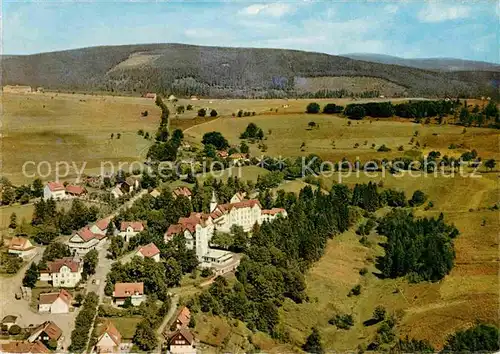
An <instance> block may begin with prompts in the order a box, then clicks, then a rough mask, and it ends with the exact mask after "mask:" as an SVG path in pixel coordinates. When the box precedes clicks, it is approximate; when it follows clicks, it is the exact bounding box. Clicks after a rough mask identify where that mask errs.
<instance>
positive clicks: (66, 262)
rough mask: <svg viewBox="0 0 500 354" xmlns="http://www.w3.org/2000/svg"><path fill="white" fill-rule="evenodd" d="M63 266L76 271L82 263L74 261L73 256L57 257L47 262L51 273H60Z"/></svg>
mask: <svg viewBox="0 0 500 354" xmlns="http://www.w3.org/2000/svg"><path fill="white" fill-rule="evenodd" d="M63 266H66V267H68V268H69V269H71V272H73V273H76V272H78V269H79V267H80V263H79V262H77V261H74V260H73V258H71V257H66V258H61V259H56V260H54V261H52V262H47V269H48V271H49V272H50V273H59V271H60V270H61V268H62V267H63Z"/></svg>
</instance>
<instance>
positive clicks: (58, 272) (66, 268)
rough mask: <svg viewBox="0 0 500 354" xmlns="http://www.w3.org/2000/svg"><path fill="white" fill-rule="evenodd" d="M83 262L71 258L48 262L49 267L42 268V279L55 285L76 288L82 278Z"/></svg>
mask: <svg viewBox="0 0 500 354" xmlns="http://www.w3.org/2000/svg"><path fill="white" fill-rule="evenodd" d="M82 272H83V262H81V261H79V260H77V259H74V258H71V257H66V258H61V259H56V260H54V261H52V262H47V269H42V270H40V280H42V281H49V282H52V286H53V287H60V288H74V287H75V286H76V284H78V282H79V281H80V280H81V279H82Z"/></svg>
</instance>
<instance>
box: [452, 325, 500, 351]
mask: <svg viewBox="0 0 500 354" xmlns="http://www.w3.org/2000/svg"><path fill="white" fill-rule="evenodd" d="M498 340H499V331H498V328H497V327H495V326H493V325H488V324H478V325H476V326H474V327H472V328H469V329H467V330H465V331H458V332H456V333H455V334H453V335H450V336H449V337H448V339H447V340H446V344H445V346H444V349H443V351H444V352H452V353H454V352H462V353H466V352H470V353H478V352H497V351H498V350H499V349H500V347H499V342H498Z"/></svg>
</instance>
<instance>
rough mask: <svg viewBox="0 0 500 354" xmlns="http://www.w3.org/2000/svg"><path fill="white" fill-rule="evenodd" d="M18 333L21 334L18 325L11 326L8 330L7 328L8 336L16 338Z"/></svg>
mask: <svg viewBox="0 0 500 354" xmlns="http://www.w3.org/2000/svg"><path fill="white" fill-rule="evenodd" d="M19 333H21V327H19V326H18V325H16V324H15V325H12V326H11V327H10V328H9V334H10V335H11V336H16V335H18V334H19Z"/></svg>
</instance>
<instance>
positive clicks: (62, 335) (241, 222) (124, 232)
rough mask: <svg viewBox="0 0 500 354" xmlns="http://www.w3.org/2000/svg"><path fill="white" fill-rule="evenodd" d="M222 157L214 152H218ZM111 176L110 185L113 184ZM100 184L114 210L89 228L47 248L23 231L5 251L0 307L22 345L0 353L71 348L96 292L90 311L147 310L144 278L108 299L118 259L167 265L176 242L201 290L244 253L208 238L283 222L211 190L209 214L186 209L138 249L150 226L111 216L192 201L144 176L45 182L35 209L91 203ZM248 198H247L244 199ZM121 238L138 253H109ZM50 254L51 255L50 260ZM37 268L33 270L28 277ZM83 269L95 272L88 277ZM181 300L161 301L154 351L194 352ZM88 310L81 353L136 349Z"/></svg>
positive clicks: (278, 213)
mask: <svg viewBox="0 0 500 354" xmlns="http://www.w3.org/2000/svg"><path fill="white" fill-rule="evenodd" d="M223 153H224V151H220V152H219V155H220V154H223ZM226 155H227V154H226ZM225 157H226V158H228V156H225ZM233 163H234V161H233ZM110 178H111V180H113V181H115V184H112V183H110V182H109V179H110ZM105 179H106V180H107V181H106V187H105V188H106V190H107V193H109V195H110V196H111V199H114V200H115V203H114V204H113V205H115V206H117V207H116V209H115V210H114V211H113V212H112V213H110V214H109V215H106V216H104V217H102V218H98V219H97V220H95V221H94V222H89V223H87V224H86V225H84V226H82V227H80V228H79V229H77V230H75V231H73V232H72V233H71V234H70V235H68V236H58V237H57V238H56V239H54V241H51V242H50V243H49V244H48V245H46V244H45V245H44V244H41V245H40V244H36V243H33V242H32V240H31V241H30V239H29V238H27V237H26V236H23V235H22V234H21V235H16V236H14V237H12V238H11V240H10V241H9V243H8V245H7V252H8V254H9V255H10V256H17V257H19V258H21V259H22V260H23V268H22V269H20V270H19V271H18V273H17V274H16V275H15V276H14V277H13V278H12V280H11V281H9V282H8V284H7V286H5V287H4V289H2V290H3V296H2V300H1V308H2V309H3V313H4V316H3V320H2V322H1V326H2V327H1V328H2V332H3V333H4V336H5V334H6V335H7V337H12V338H19V340H7V341H6V340H2V344H1V347H2V352H4V353H28V352H29V353H35V352H36V353H45V352H47V353H48V352H50V351H68V350H73V349H75V346H74V343H73V341H74V335H72V333H73V332H74V331H75V326H76V327H78V326H79V325H78V323H79V319H78V314H79V313H81V312H83V311H87V310H88V309H86V306H87V304H88V303H90V300H89V299H88V298H89V296H93V295H92V294H95V296H96V299H97V302H96V303H95V304H94V306H97V307H99V308H101V307H102V306H104V307H105V308H106V311H119V309H127V311H129V310H128V309H130V308H137V309H139V308H142V307H144V306H145V304H146V303H149V300H148V299H150V298H151V296H152V294H151V293H149V294H147V292H146V291H145V284H144V282H143V281H139V280H140V279H137V281H136V279H130V281H127V282H118V281H117V282H116V283H114V284H112V292H111V294H109V291H107V290H106V287H107V286H108V280H109V274H110V272H111V270H112V268H114V266H115V263H119V264H131V262H132V263H133V262H136V260H137V261H139V259H141V260H142V261H144V262H146V261H150V262H155V263H157V264H163V263H164V262H166V261H167V260H166V259H165V258H163V256H162V251H160V249H162V250H163V249H164V245H168V244H169V243H170V244H173V243H175V242H179V240H182V241H181V242H182V243H183V244H184V245H185V249H186V250H188V251H191V252H192V253H193V257H194V262H195V267H194V268H195V269H196V268H198V269H199V270H200V271H201V272H202V274H206V275H208V277H206V278H205V280H204V283H203V284H204V285H203V284H202V285H203V286H206V285H209V284H211V283H212V282H213V280H214V279H215V278H216V277H218V276H227V275H228V274H234V272H235V271H236V269H237V267H238V265H239V263H240V258H241V255H240V254H238V253H235V252H232V251H229V250H227V249H226V248H224V247H223V248H221V247H218V246H217V245H216V244H213V243H212V242H211V240H212V238H213V237H214V235H216V234H218V235H220V234H221V233H224V234H228V235H230V234H231V232H233V231H234V228H235V227H236V228H240V229H241V230H242V231H243V232H244V233H251V231H252V229H253V228H254V227H255V226H256V225H262V224H263V223H265V222H270V221H272V220H275V219H276V218H286V217H287V212H286V210H285V209H283V208H271V209H265V208H263V207H262V205H261V203H260V202H259V200H258V199H255V193H254V192H248V189H247V191H244V190H243V189H242V190H238V191H237V192H236V193H235V194H234V195H232V196H231V197H230V199H229V200H227V202H225V203H219V201H218V197H217V193H216V192H215V190H213V191H212V194H211V197H210V201H209V204H208V205H206V206H205V207H204V208H203V209H206V210H207V212H206V213H205V212H194V211H192V212H190V213H189V214H188V215H182V216H180V217H179V218H178V220H177V221H176V222H173V223H171V224H170V226H168V228H167V230H166V231H165V232H164V234H163V236H162V237H161V238H160V239H159V240H160V241H156V243H155V242H149V243H146V244H144V242H143V241H141V235H142V234H145V233H147V232H148V224H147V222H146V221H145V220H140V219H127V220H122V219H120V221H117V220H116V218H117V216H118V215H121V214H123V213H125V214H126V211H127V209H129V208H131V207H133V206H134V203H136V202H137V201H140V200H141V199H144V198H146V199H148V198H149V199H153V200H155V199H156V200H159V199H162V198H165V193H168V194H169V195H168V198H171V199H172V200H174V201H175V200H178V201H184V202H188V203H190V202H191V199H192V197H193V191H192V190H191V189H190V188H189V187H187V186H185V185H184V186H182V185H181V186H178V187H176V188H174V189H173V190H171V191H170V189H168V187H165V188H167V189H163V190H162V189H160V188H159V187H156V188H151V187H149V188H143V186H142V181H141V176H129V177H127V178H116V176H109V175H106V176H94V177H88V178H86V179H85V182H84V183H80V184H78V185H77V184H70V183H67V182H64V183H63V182H60V181H49V182H47V183H46V184H45V185H44V187H43V194H42V195H41V197H40V200H39V202H36V203H41V204H43V205H49V204H51V203H55V204H57V203H64V202H67V201H71V202H73V203H74V202H75V201H76V203H79V201H83V202H89V200H91V199H92V198H89V190H92V189H93V187H95V186H96V185H104V183H105V182H104V180H105ZM250 193H251V194H252V196H253V198H247V196H248V194H250ZM106 210H108V209H106ZM136 240H138V241H136ZM175 240H177V241H175ZM117 242H118V243H119V244H120V245H122V247H123V249H127V248H126V245H132V244H137V247H134V248H133V249H132V250H130V248H129V251H127V252H126V253H125V254H121V256H120V257H113V256H110V253H113V251H112V250H111V249H112V248H114V247H115V245H116V243H117ZM159 242H160V243H159ZM162 243H163V244H162ZM214 246H215V247H214ZM48 253H53V254H52V256H48ZM61 256H62V257H61ZM35 264H37V268H36V270H33V272H32V273H31V271H32V269H34V268H33V266H34V265H35ZM89 264H90V265H89ZM165 264H168V262H167V263H165ZM88 267H91V268H93V269H92V270H90V271H89V270H88V269H87V268H88ZM162 269H163V268H162ZM167 269H168V267H167ZM167 272H168V270H167ZM33 274H35V275H33ZM23 276H24V278H23ZM30 276H32V277H35V278H34V279H32V280H31V284H27V282H29V281H27V280H26V279H27V278H29V277H30ZM181 292H182V291H181ZM89 294H91V295H89ZM155 298H156V296H153V298H152V300H151V301H153V302H156V301H158V300H155ZM178 301H179V295H177V294H176V289H175V287H174V288H173V289H172V290H170V291H169V295H168V297H167V298H164V299H163V300H162V301H160V302H159V303H163V304H164V305H165V304H167V305H169V306H171V307H170V308H169V310H168V311H167V312H166V313H165V314H164V317H162V318H160V319H159V321H160V322H161V325H159V326H158V328H156V329H155V334H156V335H157V337H158V344H159V345H158V347H157V349H158V350H161V351H162V352H163V351H168V352H169V353H196V348H197V340H196V337H195V335H194V334H193V332H192V329H191V328H190V316H191V314H190V311H189V309H188V307H186V306H185V305H181V304H179V303H178ZM141 304H142V306H141ZM167 305H165V306H167ZM162 306H163V305H162ZM113 309H114V310H113ZM92 310H93V313H94V315H95V320H93V321H91V323H92V324H91V328H90V333H91V334H92V336H91V338H90V339H87V341H85V343H84V344H85V345H83V347H84V348H88V350H89V352H96V353H110V352H129V351H132V352H133V351H134V348H137V347H135V344H134V343H132V341H131V338H130V334H128V337H127V339H125V338H124V334H122V333H120V331H119V329H118V328H117V326H116V325H115V324H114V323H113V321H112V318H111V320H110V318H107V317H106V316H104V317H102V318H101V317H100V315H99V313H101V311H102V309H100V310H99V311H97V313H96V308H94V309H92ZM89 313H92V311H90V312H89ZM136 313H141V311H139V312H136ZM94 315H93V316H94ZM75 323H76V325H75ZM89 324H90V322H89ZM72 338H73V339H72ZM136 350H137V349H136Z"/></svg>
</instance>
